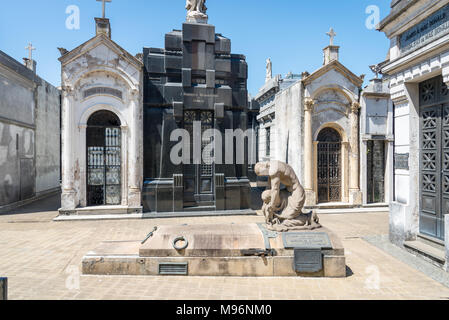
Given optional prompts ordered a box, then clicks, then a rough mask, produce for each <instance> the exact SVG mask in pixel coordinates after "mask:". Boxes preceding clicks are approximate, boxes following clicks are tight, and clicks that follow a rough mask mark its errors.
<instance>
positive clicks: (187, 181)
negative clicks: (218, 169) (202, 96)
mask: <svg viewBox="0 0 449 320" xmlns="http://www.w3.org/2000/svg"><path fill="white" fill-rule="evenodd" d="M196 121H197V122H199V123H201V137H200V138H199V141H200V143H201V164H193V156H192V155H193V150H194V147H193V144H194V140H195V139H194V130H193V124H194V122H196ZM213 128H214V114H213V112H210V111H186V112H185V113H184V129H186V130H187V131H188V132H189V136H190V143H191V147H190V152H191V162H190V163H191V164H185V165H184V205H185V206H187V207H191V206H201V205H210V204H213V201H214V199H215V187H214V174H215V165H214V164H207V163H210V162H211V161H210V160H211V159H212V158H213V156H214V155H213V154H212V152H208V150H207V149H206V148H207V147H208V146H210V144H211V142H212V141H213V139H206V138H205V137H203V134H204V132H205V131H206V130H208V129H213ZM210 151H212V150H210ZM208 160H209V161H208Z"/></svg>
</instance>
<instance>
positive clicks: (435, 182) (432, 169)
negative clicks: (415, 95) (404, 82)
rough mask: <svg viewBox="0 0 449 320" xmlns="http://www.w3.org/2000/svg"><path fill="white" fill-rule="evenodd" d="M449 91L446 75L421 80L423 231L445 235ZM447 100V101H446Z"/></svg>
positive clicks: (448, 200)
mask: <svg viewBox="0 0 449 320" xmlns="http://www.w3.org/2000/svg"><path fill="white" fill-rule="evenodd" d="M448 101H449V93H448V89H447V86H446V85H445V84H444V82H443V79H442V77H441V76H440V77H436V78H433V79H430V80H427V81H425V82H423V83H421V84H420V116H421V117H420V118H421V120H420V121H421V123H420V140H421V148H420V149H421V150H420V151H421V152H420V180H421V187H420V194H421V197H420V200H421V206H420V219H419V220H420V222H419V228H420V232H421V233H423V234H426V235H429V236H432V237H436V238H438V239H444V215H445V214H448V212H449V104H447V102H448ZM444 102H446V103H444Z"/></svg>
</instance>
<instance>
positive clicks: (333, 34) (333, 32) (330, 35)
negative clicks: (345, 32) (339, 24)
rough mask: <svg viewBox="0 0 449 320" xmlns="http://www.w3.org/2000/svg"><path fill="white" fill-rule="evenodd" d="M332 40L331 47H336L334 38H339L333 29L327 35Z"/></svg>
mask: <svg viewBox="0 0 449 320" xmlns="http://www.w3.org/2000/svg"><path fill="white" fill-rule="evenodd" d="M326 34H327V35H328V36H329V37H330V38H331V39H330V45H331V46H333V45H334V38H335V37H336V36H337V34H336V33H335V31H334V29H333V28H331V29H330V30H329V32H328V33H326Z"/></svg>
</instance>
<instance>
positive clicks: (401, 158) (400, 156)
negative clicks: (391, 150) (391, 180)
mask: <svg viewBox="0 0 449 320" xmlns="http://www.w3.org/2000/svg"><path fill="white" fill-rule="evenodd" d="M409 158H410V154H408V153H395V154H394V168H395V169H396V170H409V164H408V161H409Z"/></svg>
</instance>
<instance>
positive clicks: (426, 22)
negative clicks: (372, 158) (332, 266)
mask: <svg viewBox="0 0 449 320" xmlns="http://www.w3.org/2000/svg"><path fill="white" fill-rule="evenodd" d="M378 30H379V31H382V32H384V33H385V35H386V36H387V37H388V38H389V39H390V50H389V53H388V58H387V60H386V61H385V62H382V63H381V64H380V65H379V66H380V67H381V70H382V72H383V74H384V77H385V78H386V79H388V81H389V87H390V93H391V98H392V101H393V103H394V135H395V142H394V157H395V161H394V162H395V166H394V170H392V176H393V178H394V197H393V199H392V201H391V205H390V209H391V212H390V239H391V241H392V242H393V243H395V244H397V245H399V246H402V247H405V248H407V249H408V250H410V251H411V252H413V253H415V254H419V255H421V256H423V257H426V259H428V260H430V261H431V262H433V263H436V264H437V265H440V266H442V265H444V264H445V263H446V266H447V260H448V256H449V253H448V252H449V249H448V248H449V236H448V230H449V214H448V213H449V200H448V199H449V162H448V159H449V150H448V149H447V148H448V146H449V106H448V103H449V91H448V87H447V86H448V85H449V1H447V0H441V1H431V0H416V1H404V0H394V1H392V3H391V12H390V14H389V15H388V16H387V17H386V18H385V19H384V20H383V21H381V23H380V24H379V26H378Z"/></svg>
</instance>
